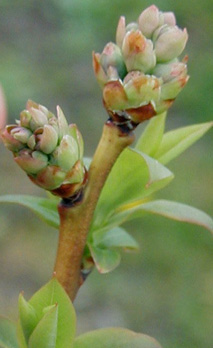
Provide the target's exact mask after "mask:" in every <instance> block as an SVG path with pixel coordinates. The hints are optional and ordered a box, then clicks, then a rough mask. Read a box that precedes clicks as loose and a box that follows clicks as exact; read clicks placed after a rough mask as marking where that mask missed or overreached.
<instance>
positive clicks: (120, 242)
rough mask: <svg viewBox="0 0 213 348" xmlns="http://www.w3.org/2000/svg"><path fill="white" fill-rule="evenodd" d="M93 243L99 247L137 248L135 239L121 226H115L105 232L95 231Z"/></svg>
mask: <svg viewBox="0 0 213 348" xmlns="http://www.w3.org/2000/svg"><path fill="white" fill-rule="evenodd" d="M93 243H94V245H95V246H98V247H101V248H121V249H124V250H138V248H139V245H138V243H137V242H136V241H135V239H134V238H133V237H132V236H130V235H129V233H127V232H126V231H125V230H124V229H123V228H121V227H115V228H113V229H111V230H109V231H106V232H105V231H103V232H102V231H97V232H95V233H94V234H93Z"/></svg>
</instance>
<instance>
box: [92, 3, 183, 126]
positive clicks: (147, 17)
mask: <svg viewBox="0 0 213 348" xmlns="http://www.w3.org/2000/svg"><path fill="white" fill-rule="evenodd" d="M187 39H188V34H187V31H186V29H184V30H182V29H180V28H178V27H177V26H176V18H175V15H174V13H173V12H161V11H159V9H158V8H157V7H156V6H155V5H152V6H150V7H148V8H147V9H145V10H144V11H143V12H142V13H141V14H140V16H139V19H138V23H135V22H132V23H130V24H128V25H126V21H125V17H120V20H119V22H118V26H117V31H116V45H115V44H113V43H109V44H108V45H106V46H105V50H106V51H107V50H109V51H110V50H111V51H112V52H110V54H108V53H107V54H106V56H104V57H102V59H101V56H102V55H100V54H98V53H94V54H93V67H94V71H95V75H96V78H97V80H98V82H99V84H100V85H101V88H102V89H103V102H104V106H105V108H106V110H107V112H108V113H109V115H110V117H111V118H113V119H114V120H115V121H116V122H118V123H119V118H120V120H121V123H122V122H124V121H125V119H129V118H131V119H132V121H133V122H134V123H140V122H143V121H144V120H146V119H149V118H151V117H153V116H154V115H156V114H157V113H160V112H162V111H164V110H166V109H168V108H169V107H170V106H171V105H172V103H173V101H174V99H175V98H176V96H177V94H178V93H179V92H180V91H181V90H182V88H183V87H184V85H185V84H186V82H187V81H188V76H187V67H186V64H185V63H186V62H181V63H179V61H178V56H179V55H180V54H181V53H182V51H183V49H184V47H185V45H186V42H187ZM109 48H110V49H109ZM105 50H104V51H105ZM117 52H119V54H118V53H117ZM120 52H121V54H120ZM102 54H103V53H102ZM118 62H123V63H124V65H125V67H126V72H125V73H124V75H122V74H121V72H120V70H119V69H120V66H121V65H120V63H118ZM175 63H177V64H176V65H175ZM171 64H173V65H171ZM133 126H134V125H133Z"/></svg>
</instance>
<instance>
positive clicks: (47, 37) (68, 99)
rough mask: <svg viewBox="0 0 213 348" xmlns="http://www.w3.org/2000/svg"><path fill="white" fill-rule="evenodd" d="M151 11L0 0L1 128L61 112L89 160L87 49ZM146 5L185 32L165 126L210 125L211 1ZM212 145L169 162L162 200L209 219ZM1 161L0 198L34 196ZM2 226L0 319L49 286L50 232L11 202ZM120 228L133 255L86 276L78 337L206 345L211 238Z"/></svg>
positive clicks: (97, 99)
mask: <svg viewBox="0 0 213 348" xmlns="http://www.w3.org/2000/svg"><path fill="white" fill-rule="evenodd" d="M152 3H153V2H152V1H148V0H146V1H145V0H144V1H142V0H134V1H133V2H132V1H127V0H109V1H106V0H100V1H94V0H61V1H57V0H45V1H39V0H30V1H28V0H10V1H8V0H1V2H0V52H1V58H0V82H1V84H2V86H3V88H4V92H5V94H6V97H7V103H8V111H9V117H10V121H13V120H14V119H15V118H17V117H18V114H19V112H20V111H21V110H22V109H23V107H24V105H25V102H26V100H27V99H28V98H31V99H33V100H35V101H37V102H39V103H41V104H44V105H47V106H48V107H49V108H50V109H51V110H54V109H55V106H56V104H59V105H61V107H63V110H64V112H65V114H66V115H70V117H69V121H70V122H71V121H72V122H76V123H77V124H78V127H79V129H80V131H81V132H82V133H83V136H84V141H85V144H86V154H87V155H91V154H92V152H93V151H94V148H95V146H96V144H97V141H98V138H99V136H100V132H101V128H102V124H103V122H104V120H105V118H106V114H105V111H104V110H103V109H102V103H101V92H100V91H99V88H98V86H97V84H96V81H95V78H94V76H93V71H92V64H91V52H92V50H95V51H101V50H102V49H103V47H104V45H105V43H106V42H108V41H110V40H113V39H114V34H115V29H116V26H117V21H118V19H119V17H120V15H125V16H126V18H127V21H128V22H130V21H132V20H135V18H137V17H138V15H139V13H140V12H141V11H142V10H143V9H144V8H146V7H147V6H149V5H151V4H152ZM155 5H156V6H158V7H159V8H160V9H161V10H163V11H174V12H175V14H176V17H177V21H178V24H179V25H180V26H181V27H184V26H186V27H187V29H188V32H189V42H188V44H187V47H186V51H185V52H187V53H188V55H189V62H188V67H189V74H190V76H191V77H190V80H189V82H188V85H187V86H186V87H185V89H184V91H183V92H182V93H181V95H180V96H179V97H178V99H177V100H176V102H175V105H174V106H173V107H172V108H171V109H170V111H169V116H168V125H169V126H167V127H168V128H175V127H176V126H184V125H189V124H191V123H193V124H194V123H196V122H202V123H203V122H206V121H209V120H210V119H211V118H212V116H211V113H212V110H213V99H212V93H213V86H212V81H213V61H212V56H213V46H212V13H213V2H212V0H197V1H194V0H187V1H185V2H182V1H173V0H156V1H155ZM171 125H172V127H171ZM139 133H140V130H139ZM210 139H211V136H210V135H207V136H206V137H205V139H203V140H202V141H200V143H198V144H197V145H195V146H194V148H193V147H192V149H190V150H189V151H188V153H186V154H185V155H183V156H182V158H180V159H178V160H177V162H174V163H173V164H172V165H170V167H169V168H170V169H171V170H172V171H174V172H175V173H176V179H175V180H174V182H173V184H172V185H171V186H169V187H168V188H167V189H165V190H164V194H163V197H164V198H166V199H169V200H177V201H181V202H185V203H187V204H191V205H193V206H196V207H197V208H200V209H202V210H204V211H206V212H207V213H210V214H211V210H210V206H211V203H212V202H211V200H212V192H211V187H213V185H212V164H211V157H210V156H211V154H210V151H209V149H210V144H209V143H208V141H210ZM0 158H1V167H0V194H14V193H16V194H18V193H25V194H31V195H33V194H35V195H41V191H40V190H39V189H37V188H36V187H33V185H32V184H31V183H30V182H28V179H27V178H24V176H23V174H22V173H21V171H20V170H19V169H18V168H16V166H15V164H14V163H13V161H12V157H10V156H9V154H8V153H7V151H6V150H4V149H3V146H2V145H1V144H0ZM180 187H182V188H181V190H180ZM27 214H28V215H27ZM0 221H1V228H0V235H1V236H2V237H1V240H0V263H1V270H0V279H1V281H0V312H1V313H2V314H3V315H7V316H10V317H15V316H16V314H15V312H16V311H17V309H15V308H16V307H15V306H16V302H17V297H18V293H19V292H20V290H22V289H24V290H25V292H26V294H27V295H29V296H28V297H30V295H32V293H33V292H35V291H36V290H37V289H38V288H39V287H40V286H41V285H42V284H44V283H45V282H46V281H47V280H48V279H49V277H50V274H51V271H52V269H53V263H54V255H55V250H56V241H57V234H56V233H55V232H54V231H53V230H50V228H46V226H45V225H44V224H42V223H41V222H39V223H38V220H37V219H36V218H34V217H33V216H32V215H31V214H29V213H26V211H25V210H24V209H21V208H17V207H16V208H15V209H14V206H11V207H9V206H5V207H4V206H3V205H2V206H1V208H0ZM128 229H129V230H131V231H132V233H133V234H134V237H135V238H136V239H137V241H138V242H139V244H140V245H142V250H141V251H140V254H139V253H138V254H136V255H127V256H124V262H123V263H122V266H120V267H119V268H118V269H117V270H116V271H114V273H112V274H110V275H105V276H100V275H98V274H97V273H93V274H92V275H91V276H90V278H89V279H88V280H87V283H86V284H85V285H84V287H83V288H82V290H81V291H80V293H79V297H78V299H77V301H76V307H77V314H78V316H79V320H78V321H79V324H78V325H79V328H78V330H79V332H85V331H88V330H93V329H95V328H100V327H104V326H113V325H114V326H124V327H127V328H129V329H132V330H134V331H138V332H144V333H147V334H149V335H151V336H154V337H156V338H157V339H158V340H159V341H160V342H161V344H162V346H163V347H165V348H170V347H173V348H186V347H193V348H200V347H211V345H212V341H213V336H212V335H213V334H212V306H213V295H212V287H213V276H212V238H211V236H210V234H208V232H206V231H205V230H201V229H200V228H196V227H194V226H189V225H188V224H187V225H183V224H178V223H174V222H170V221H168V220H166V219H163V218H160V217H159V218H158V217H153V216H151V215H150V216H148V215H147V216H146V217H144V219H143V220H138V221H137V222H136V223H134V224H132V223H131V224H130V223H128ZM41 245H42V249H41V247H40V246H41ZM38 250H39V252H38ZM14 311H15V312H14ZM88 318H89V319H88Z"/></svg>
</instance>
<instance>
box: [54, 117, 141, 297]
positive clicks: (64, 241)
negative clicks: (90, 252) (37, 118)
mask: <svg viewBox="0 0 213 348" xmlns="http://www.w3.org/2000/svg"><path fill="white" fill-rule="evenodd" d="M133 140H134V135H133V134H132V133H123V132H122V130H121V129H120V128H118V127H117V126H116V125H114V124H113V123H110V122H109V123H106V124H105V125H104V129H103V134H102V137H101V139H100V142H99V145H98V147H97V150H96V152H95V155H94V158H93V161H92V163H91V166H90V169H89V173H88V183H87V186H86V188H85V191H84V195H83V200H82V201H81V202H80V203H79V204H77V205H74V206H72V207H69V206H66V205H63V203H61V204H60V205H59V208H58V210H59V215H60V231H59V243H58V251H57V257H56V263H55V268H54V270H55V276H56V278H57V279H58V280H59V282H60V283H61V284H62V286H63V287H64V289H65V290H66V292H67V293H68V294H69V296H70V298H71V300H72V301H73V300H74V298H75V296H76V294H77V292H78V289H79V287H80V286H81V284H82V283H83V280H82V278H81V262H82V256H83V251H84V248H85V245H86V240H87V234H88V231H89V227H90V224H91V220H92V217H93V213H94V210H95V207H96V204H97V201H98V198H99V196H100V193H101V190H102V188H103V186H104V183H105V181H106V179H107V176H108V174H109V172H110V170H111V169H112V167H113V165H114V163H115V161H116V160H117V158H118V157H119V155H120V154H121V152H122V151H123V150H124V149H125V148H126V147H127V146H128V145H130V144H131V143H132V142H133Z"/></svg>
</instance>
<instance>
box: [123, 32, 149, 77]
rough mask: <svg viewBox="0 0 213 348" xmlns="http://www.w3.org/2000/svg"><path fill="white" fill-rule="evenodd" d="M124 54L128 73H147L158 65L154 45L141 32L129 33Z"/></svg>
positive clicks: (125, 40) (126, 36)
mask: <svg viewBox="0 0 213 348" xmlns="http://www.w3.org/2000/svg"><path fill="white" fill-rule="evenodd" d="M122 53H123V56H124V60H125V63H126V67H127V70H128V72H130V71H132V70H140V71H141V72H144V73H145V72H148V71H150V70H151V69H152V68H153V67H154V66H155V64H156V57H155V52H154V50H153V43H152V41H151V40H147V39H146V38H145V36H143V34H142V33H141V32H140V31H139V30H136V31H134V30H132V31H129V32H127V34H126V35H125V37H124V40H123V46H122Z"/></svg>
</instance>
